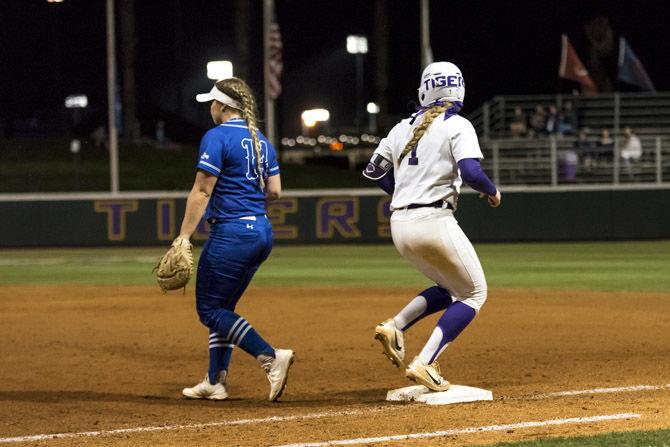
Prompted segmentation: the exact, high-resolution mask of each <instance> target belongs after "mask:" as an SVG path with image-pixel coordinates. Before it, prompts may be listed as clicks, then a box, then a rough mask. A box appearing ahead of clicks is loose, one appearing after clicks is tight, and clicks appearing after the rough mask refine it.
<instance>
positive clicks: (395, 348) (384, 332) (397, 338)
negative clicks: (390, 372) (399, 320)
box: [375, 318, 405, 368]
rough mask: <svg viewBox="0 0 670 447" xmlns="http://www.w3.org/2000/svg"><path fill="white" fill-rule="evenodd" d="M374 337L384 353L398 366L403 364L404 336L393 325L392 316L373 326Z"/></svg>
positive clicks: (400, 366)
mask: <svg viewBox="0 0 670 447" xmlns="http://www.w3.org/2000/svg"><path fill="white" fill-rule="evenodd" d="M375 338H376V339H377V340H379V342H380V343H381V344H382V347H383V348H384V354H385V355H386V357H388V358H389V359H390V360H391V361H392V362H393V364H394V365H396V366H397V367H398V368H402V367H403V366H405V364H404V360H405V337H404V335H403V333H402V331H401V330H400V329H398V328H397V327H396V325H395V321H393V318H391V319H389V320H386V321H384V322H383V323H379V324H378V325H377V327H376V328H375Z"/></svg>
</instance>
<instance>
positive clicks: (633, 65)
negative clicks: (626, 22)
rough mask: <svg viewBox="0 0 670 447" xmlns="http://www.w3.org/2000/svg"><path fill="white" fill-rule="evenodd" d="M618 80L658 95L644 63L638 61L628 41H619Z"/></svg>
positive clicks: (622, 39)
mask: <svg viewBox="0 0 670 447" xmlns="http://www.w3.org/2000/svg"><path fill="white" fill-rule="evenodd" d="M617 79H618V80H619V81H623V82H626V83H628V84H632V85H636V86H638V87H640V88H641V89H642V90H645V91H648V92H652V93H656V89H655V88H654V84H653V83H652V82H651V79H649V75H647V70H645V69H644V66H643V65H642V62H640V59H638V57H637V55H636V54H635V53H634V52H633V49H632V48H631V47H630V45H628V42H626V39H624V38H623V37H621V38H620V39H619V63H618V69H617Z"/></svg>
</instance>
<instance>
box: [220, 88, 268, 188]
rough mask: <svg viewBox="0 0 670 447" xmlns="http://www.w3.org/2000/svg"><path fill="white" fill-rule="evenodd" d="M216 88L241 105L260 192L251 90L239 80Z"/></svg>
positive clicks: (261, 178)
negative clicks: (252, 150) (249, 136)
mask: <svg viewBox="0 0 670 447" xmlns="http://www.w3.org/2000/svg"><path fill="white" fill-rule="evenodd" d="M216 87H217V88H218V89H219V90H221V91H222V92H223V93H225V94H226V95H228V96H230V97H231V98H233V99H234V100H236V101H239V102H240V103H241V104H242V110H240V112H241V114H242V118H244V120H245V121H246V122H247V127H248V128H249V133H250V134H251V144H252V146H253V148H254V154H255V156H256V171H257V172H258V186H259V187H260V189H261V191H263V190H264V189H265V179H264V171H263V162H262V160H261V142H260V139H259V138H258V124H257V120H256V99H255V98H254V94H253V93H252V92H251V88H249V86H248V85H247V83H246V82H244V81H243V80H241V79H239V78H228V79H224V80H221V81H218V82H217V83H216Z"/></svg>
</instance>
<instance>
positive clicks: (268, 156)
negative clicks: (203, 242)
mask: <svg viewBox="0 0 670 447" xmlns="http://www.w3.org/2000/svg"><path fill="white" fill-rule="evenodd" d="M258 139H259V141H260V146H261V147H260V152H261V165H262V171H263V174H262V175H263V176H264V177H272V176H274V175H277V174H279V164H278V163H277V154H276V152H275V148H274V147H273V146H272V145H271V144H270V142H269V141H268V140H267V139H266V138H265V136H264V135H262V134H261V133H260V131H259V132H258ZM197 168H198V169H202V170H203V171H205V172H208V173H210V174H213V175H215V176H217V177H218V178H219V179H218V180H217V182H216V186H215V187H214V192H213V193H212V197H211V198H210V200H209V205H208V206H207V212H206V213H205V218H206V219H212V218H213V219H217V220H219V219H224V220H225V219H239V218H240V217H245V216H259V215H263V214H265V192H264V191H261V190H260V188H259V186H258V169H257V168H256V153H255V151H254V147H253V143H252V140H251V134H250V133H249V129H248V128H247V124H246V122H245V121H244V120H243V119H242V118H233V119H230V120H228V121H226V122H225V123H223V124H220V125H218V126H216V127H215V128H213V129H210V130H209V131H207V133H206V134H205V135H204V136H203V137H202V141H201V142H200V158H199V159H198V165H197Z"/></svg>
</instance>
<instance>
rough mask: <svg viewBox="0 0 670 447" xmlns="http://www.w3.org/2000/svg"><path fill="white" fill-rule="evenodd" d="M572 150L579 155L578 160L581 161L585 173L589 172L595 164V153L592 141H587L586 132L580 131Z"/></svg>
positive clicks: (584, 130) (585, 130)
mask: <svg viewBox="0 0 670 447" xmlns="http://www.w3.org/2000/svg"><path fill="white" fill-rule="evenodd" d="M574 148H575V150H576V151H577V154H578V155H579V158H581V160H582V164H583V165H584V168H586V171H587V172H591V169H593V167H594V166H595V164H596V153H595V150H594V149H595V147H594V144H593V142H592V141H589V138H588V130H587V129H580V130H579V135H578V136H577V140H575V144H574Z"/></svg>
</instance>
